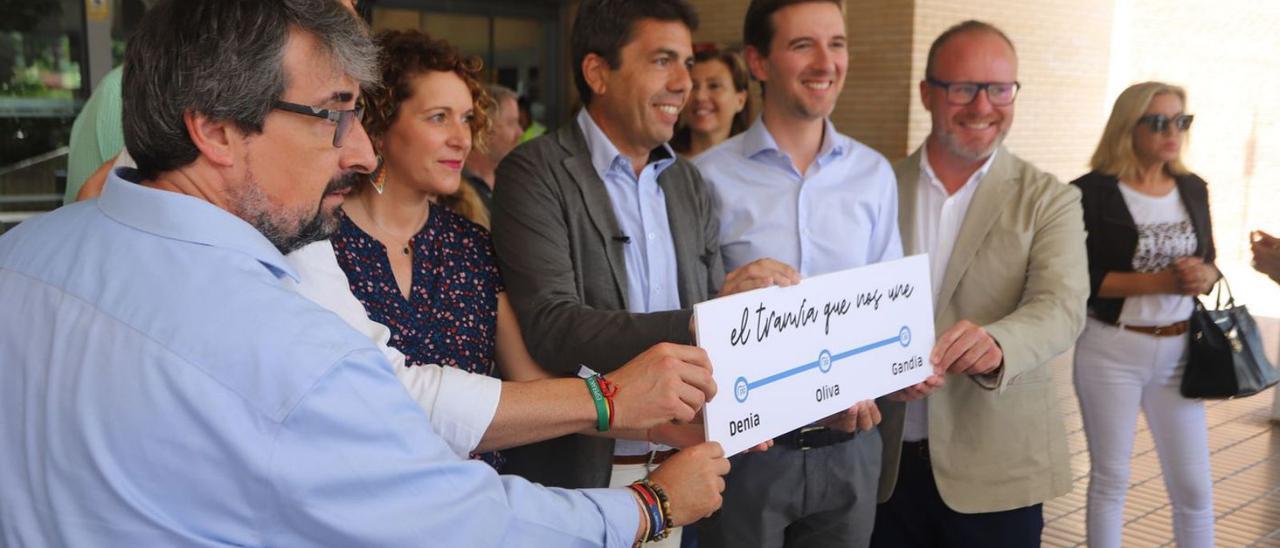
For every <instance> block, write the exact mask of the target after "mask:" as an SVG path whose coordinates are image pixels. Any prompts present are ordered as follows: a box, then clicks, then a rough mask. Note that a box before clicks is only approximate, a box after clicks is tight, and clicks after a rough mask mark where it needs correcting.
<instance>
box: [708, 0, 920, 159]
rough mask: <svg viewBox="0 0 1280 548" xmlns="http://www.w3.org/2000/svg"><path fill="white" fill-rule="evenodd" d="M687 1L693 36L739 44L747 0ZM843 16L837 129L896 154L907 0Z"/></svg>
mask: <svg viewBox="0 0 1280 548" xmlns="http://www.w3.org/2000/svg"><path fill="white" fill-rule="evenodd" d="M691 3H692V4H693V5H694V7H696V8H697V10H698V14H699V16H700V17H701V19H702V21H701V25H700V27H699V29H698V31H697V32H696V33H694V41H695V42H714V43H717V44H720V45H722V46H739V45H741V44H742V21H743V18H744V16H745V15H746V13H747V4H748V2H745V1H743V0H692V2H691ZM845 20H846V25H847V27H848V33H849V53H850V59H849V72H848V77H847V81H846V83H845V91H844V93H843V94H842V95H841V96H840V100H839V102H838V103H837V105H836V110H835V113H834V114H832V116H831V118H832V121H833V122H834V123H835V125H836V127H837V128H838V129H839V130H840V131H841V132H843V133H846V134H848V135H851V136H853V138H855V139H858V140H859V141H862V142H864V143H866V144H867V145H870V146H872V147H874V148H875V149H876V150H879V151H881V152H883V153H884V154H886V155H889V156H890V157H900V156H902V155H904V154H905V151H906V150H907V147H908V141H907V139H908V135H907V127H906V126H905V125H904V124H903V120H905V119H906V117H907V113H908V111H909V108H910V104H909V100H910V99H909V97H908V96H907V94H906V88H907V86H908V83H907V80H908V79H909V76H910V72H909V71H910V64H909V61H910V58H911V40H912V34H911V26H912V2H909V1H907V0H866V1H863V2H858V3H856V5H855V4H850V5H849V6H848V9H847V10H846V17H845ZM754 91H755V90H754V89H753V92H754ZM757 99H758V97H757ZM756 104H757V105H758V104H759V101H758V100H757V102H756Z"/></svg>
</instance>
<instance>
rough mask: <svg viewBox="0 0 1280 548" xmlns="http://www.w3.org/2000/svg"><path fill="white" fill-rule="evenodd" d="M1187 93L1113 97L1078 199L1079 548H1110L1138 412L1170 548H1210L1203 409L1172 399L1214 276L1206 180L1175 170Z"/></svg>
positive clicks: (1147, 91)
mask: <svg viewBox="0 0 1280 548" xmlns="http://www.w3.org/2000/svg"><path fill="white" fill-rule="evenodd" d="M1186 100H1187V94H1186V92H1185V91H1184V90H1183V89H1182V88H1180V87H1177V86H1172V85H1169V84H1164V83H1160V82H1145V83H1141V84H1135V85H1133V86H1130V87H1129V88H1128V89H1126V90H1125V91H1124V92H1123V93H1121V94H1120V97H1119V98H1117V99H1116V103H1115V107H1114V108H1113V109H1112V111H1111V117H1110V119H1109V120H1108V121H1107V126H1106V129H1105V130H1104V132H1103V135H1102V140H1101V142H1099V143H1098V148H1097V151H1096V152H1094V154H1093V159H1092V161H1091V163H1090V165H1091V167H1092V168H1093V171H1091V172H1090V173H1088V174H1086V175H1085V176H1083V177H1081V178H1079V179H1076V180H1075V181H1072V184H1074V185H1076V186H1077V187H1078V188H1079V189H1080V191H1081V198H1082V204H1083V206H1084V217H1085V229H1086V230H1087V231H1088V239H1087V241H1086V246H1087V248H1088V254H1089V277H1090V282H1091V293H1090V296H1089V319H1088V320H1087V323H1086V325H1085V329H1084V333H1083V334H1081V336H1080V340H1079V342H1078V343H1077V344H1076V352H1075V373H1074V380H1075V387H1076V393H1077V394H1078V396H1079V400H1080V412H1081V415H1083V418H1084V431H1085V437H1086V438H1087V439H1088V444H1089V462H1090V464H1091V467H1090V471H1089V491H1088V510H1087V515H1086V525H1087V529H1088V535H1089V545H1090V546H1093V547H1095V548H1109V547H1118V546H1120V542H1121V536H1122V535H1121V530H1122V526H1123V522H1124V515H1123V514H1124V499H1125V493H1126V491H1127V490H1128V488H1129V462H1130V457H1131V453H1132V450H1133V439H1134V429H1135V426H1136V423H1137V418H1138V411H1139V409H1141V410H1142V411H1143V413H1144V414H1145V415H1146V419H1147V425H1148V427H1149V428H1150V430H1151V435H1152V437H1153V438H1154V439H1155V442H1156V452H1157V454H1158V455H1159V457H1160V467H1161V470H1162V471H1163V472H1164V479H1165V486H1166V487H1167V489H1168V492H1169V499H1170V501H1171V502H1172V504H1173V531H1174V538H1175V539H1176V541H1177V544H1178V546H1180V547H1205V548H1207V547H1210V546H1213V517H1214V515H1213V496H1212V488H1213V483H1212V479H1211V477H1210V472H1209V444H1208V427H1207V425H1206V424H1205V412H1204V404H1203V403H1202V402H1200V401H1198V400H1191V399H1187V398H1184V397H1183V396H1182V394H1181V392H1180V390H1179V387H1180V384H1181V381H1182V374H1183V371H1184V370H1185V368H1186V363H1187V341H1188V337H1187V334H1186V333H1187V328H1188V319H1189V318H1190V317H1191V313H1192V311H1193V310H1194V301H1193V299H1195V296H1196V295H1199V294H1201V293H1206V292H1208V291H1209V290H1210V288H1212V287H1213V284H1214V282H1216V281H1217V280H1218V278H1219V277H1220V276H1221V275H1220V274H1219V273H1218V270H1217V268H1216V267H1215V266H1214V264H1213V260H1214V256H1215V251H1214V245H1213V225H1212V223H1211V221H1210V218H1209V194H1208V189H1207V187H1206V185H1205V182H1204V180H1202V179H1201V178H1200V177H1197V176H1196V175H1195V174H1193V173H1191V171H1190V170H1188V169H1187V168H1186V166H1185V165H1183V163H1182V157H1181V154H1182V147H1183V146H1184V145H1185V144H1186V136H1187V130H1188V129H1190V127H1191V121H1192V116H1191V115H1190V114H1187V113H1186Z"/></svg>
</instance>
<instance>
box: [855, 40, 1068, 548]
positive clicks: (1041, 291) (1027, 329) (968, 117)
mask: <svg viewBox="0 0 1280 548" xmlns="http://www.w3.org/2000/svg"><path fill="white" fill-rule="evenodd" d="M1018 88H1019V84H1018V83H1017V56H1016V54H1015V52H1014V48H1013V44H1012V42H1011V41H1010V40H1009V39H1008V37H1007V36H1005V35H1004V33H1002V32H1001V31H1000V30H999V29H997V28H995V27H993V26H991V25H989V24H986V23H981V22H977V21H967V22H965V23H961V24H959V25H956V26H955V27H952V28H951V29H949V30H948V31H946V32H945V33H943V34H942V35H941V36H939V37H938V39H937V40H936V41H935V42H934V44H933V46H932V47H931V48H930V51H929V58H928V64H927V67H926V70H925V80H924V81H922V82H920V94H921V97H922V100H923V102H924V105H925V108H926V109H927V110H929V112H930V114H931V118H932V131H931V133H930V135H929V137H928V139H927V140H926V142H925V143H924V145H923V146H921V147H920V149H919V150H917V151H916V152H915V153H914V154H912V155H911V156H910V157H908V158H907V159H905V160H903V161H902V162H900V163H899V164H898V165H897V166H896V167H895V172H896V174H897V176H898V192H899V223H900V228H901V232H902V242H903V246H904V248H905V249H906V253H907V254H908V255H911V254H916V253H929V255H930V265H931V268H932V279H933V284H934V287H933V293H934V303H935V323H936V328H937V331H938V333H939V335H938V340H937V343H936V344H935V346H934V349H933V352H932V353H931V356H930V359H931V360H932V362H933V365H934V368H935V371H937V372H939V374H938V375H935V377H934V378H933V379H931V380H930V381H929V382H927V383H926V384H922V385H918V386H917V387H913V388H911V389H908V390H905V391H903V392H901V393H898V394H895V395H892V396H890V397H889V398H885V400H888V401H882V411H883V413H884V420H883V422H882V423H881V425H880V428H881V433H882V435H883V437H884V459H883V471H882V474H881V483H880V500H881V503H882V504H880V506H879V508H878V509H877V516H876V528H875V532H874V535H873V538H872V546H877V547H879V546H894V547H901V546H908V547H910V546H984V547H994V546H1038V545H1039V543H1040V531H1041V529H1042V528H1043V525H1044V520H1043V517H1042V515H1041V508H1040V506H1041V503H1042V502H1043V501H1045V500H1047V499H1050V498H1053V497H1056V496H1059V495H1062V494H1064V493H1066V492H1067V491H1068V490H1070V488H1071V476H1070V470H1069V467H1068V457H1067V447H1066V433H1065V430H1064V428H1063V425H1062V419H1061V415H1060V414H1059V410H1058V407H1057V396H1056V394H1055V390H1054V385H1053V383H1052V378H1053V375H1052V372H1051V371H1050V370H1049V369H1048V368H1047V367H1045V365H1046V364H1047V363H1048V362H1049V361H1050V360H1051V359H1052V358H1053V357H1054V356H1056V355H1058V354H1059V353H1061V352H1063V351H1065V350H1066V349H1067V348H1069V347H1070V346H1071V345H1072V344H1073V343H1074V342H1075V340H1076V336H1077V335H1079V333H1080V330H1081V328H1082V327H1083V325H1084V319H1085V300H1086V298H1087V297H1088V296H1089V278H1088V274H1087V264H1086V257H1085V246H1084V241H1085V232H1084V224H1083V214H1082V211H1081V208H1080V196H1079V193H1078V192H1077V191H1076V190H1075V189H1074V188H1071V187H1070V185H1065V184H1062V183H1061V182H1059V181H1058V180H1057V179H1056V178H1054V177H1053V176H1052V175H1049V174H1047V173H1044V172H1042V171H1040V170H1038V169H1036V168H1035V167H1034V166H1032V165H1031V164H1029V163H1027V162H1025V161H1023V160H1022V159H1020V158H1018V157H1017V156H1015V155H1014V154H1013V153H1011V152H1009V151H1008V150H1007V149H1005V148H1003V147H1002V146H1001V142H1002V140H1003V138H1004V136H1005V135H1006V134H1007V133H1008V130H1009V127H1010V126H1011V125H1012V123H1013V111H1014V104H1013V103H1014V99H1015V97H1016V95H1017V91H1018ZM942 381H945V382H942ZM926 396H927V397H926ZM907 400H912V401H907Z"/></svg>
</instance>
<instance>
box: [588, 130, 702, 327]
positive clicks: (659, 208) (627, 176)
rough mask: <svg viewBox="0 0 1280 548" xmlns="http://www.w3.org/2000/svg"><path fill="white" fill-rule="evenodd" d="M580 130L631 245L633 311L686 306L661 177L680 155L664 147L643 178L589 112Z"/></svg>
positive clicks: (653, 156) (628, 251)
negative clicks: (660, 184)
mask: <svg viewBox="0 0 1280 548" xmlns="http://www.w3.org/2000/svg"><path fill="white" fill-rule="evenodd" d="M578 126H579V127H580V128H581V129H582V134H583V136H585V137H586V140H587V150H589V151H591V165H592V167H594V168H595V169H596V174H598V175H599V176H600V180H602V181H604V186H605V190H606V191H608V193H609V201H611V202H613V213H614V214H615V215H617V217H618V227H619V228H621V229H622V234H619V235H618V236H625V237H627V238H629V239H630V241H629V242H628V243H627V244H626V245H624V246H623V248H624V249H625V250H626V251H625V253H624V254H623V256H624V257H625V258H626V263H627V310H628V311H629V312H634V313H637V314H644V313H648V312H666V311H668V310H678V309H679V308H680V290H679V288H678V287H677V286H676V248H675V239H674V238H672V237H671V223H670V221H668V220H667V201H666V196H665V195H664V194H663V193H662V187H660V186H658V175H661V174H662V172H663V171H664V170H666V169H667V168H668V167H671V164H674V163H675V162H676V155H675V152H673V151H672V150H671V147H669V146H667V145H666V144H663V145H662V146H661V147H660V148H658V149H655V151H654V153H653V154H651V155H650V158H649V163H648V164H646V165H645V166H644V169H643V170H641V171H640V176H639V177H637V176H636V173H635V171H634V170H633V169H632V168H631V160H628V159H627V157H626V156H623V155H622V153H620V152H618V147H616V146H613V142H612V141H610V140H609V137H608V136H606V135H605V134H604V131H602V130H601V129H600V126H598V125H596V122H595V120H592V119H591V115H590V114H588V113H587V110H586V109H582V110H581V111H580V112H578Z"/></svg>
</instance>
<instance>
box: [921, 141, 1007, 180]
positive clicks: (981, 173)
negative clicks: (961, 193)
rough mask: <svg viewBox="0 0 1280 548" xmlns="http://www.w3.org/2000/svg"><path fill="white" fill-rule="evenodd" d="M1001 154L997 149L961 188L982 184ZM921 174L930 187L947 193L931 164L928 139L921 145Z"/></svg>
mask: <svg viewBox="0 0 1280 548" xmlns="http://www.w3.org/2000/svg"><path fill="white" fill-rule="evenodd" d="M999 153H1000V147H996V148H995V150H993V151H992V152H991V155H990V156H987V161H985V162H983V163H982V167H979V168H978V171H975V172H973V175H970V176H969V180H968V181H965V183H964V186H962V187H961V188H964V187H967V186H969V184H970V183H973V184H974V186H977V185H978V184H979V183H981V182H982V179H984V178H985V177H986V176H987V172H988V171H991V165H992V164H994V163H995V161H996V155H997V154H999ZM920 174H921V175H923V176H924V177H925V180H926V181H928V182H929V184H930V185H933V186H935V187H937V188H939V189H941V190H942V191H943V192H946V187H944V186H943V185H942V180H941V179H939V178H938V174H937V173H934V172H933V166H932V165H930V164H929V140H928V139H925V141H924V143H923V144H921V145H920Z"/></svg>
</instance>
